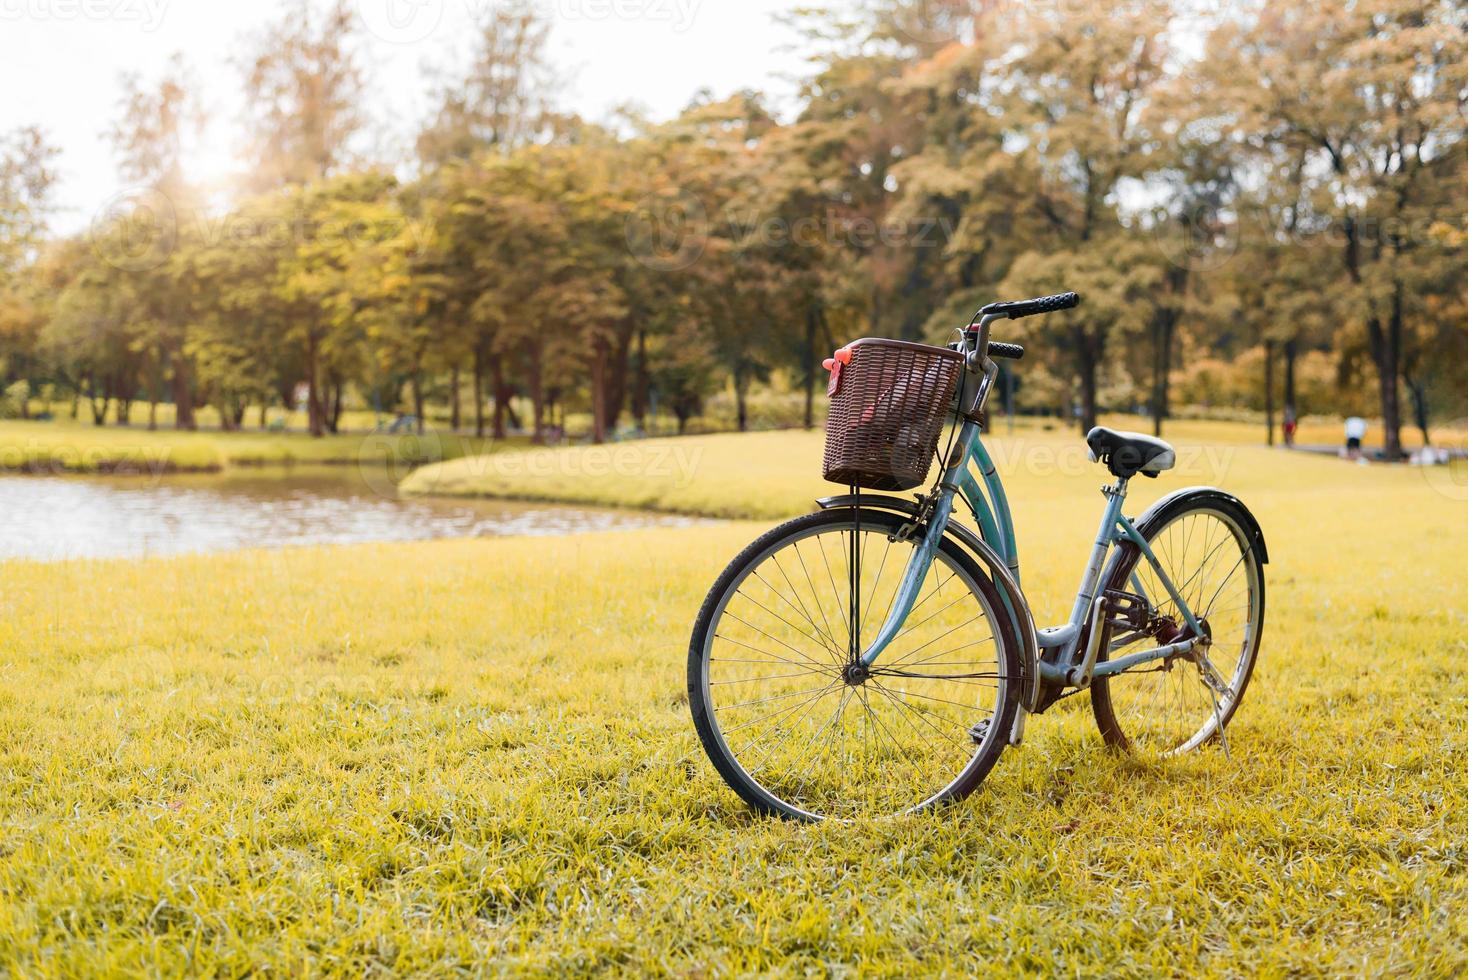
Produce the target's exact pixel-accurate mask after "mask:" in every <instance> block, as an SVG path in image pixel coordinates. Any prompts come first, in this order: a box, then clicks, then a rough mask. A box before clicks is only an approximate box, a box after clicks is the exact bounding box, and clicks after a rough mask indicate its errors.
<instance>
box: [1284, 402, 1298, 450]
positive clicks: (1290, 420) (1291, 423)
mask: <svg viewBox="0 0 1468 980" xmlns="http://www.w3.org/2000/svg"><path fill="white" fill-rule="evenodd" d="M1299 424H1300V423H1299V420H1298V419H1296V418H1295V406H1293V405H1286V406H1285V414H1284V437H1285V448H1286V449H1294V448H1295V429H1297V428H1298V427H1299Z"/></svg>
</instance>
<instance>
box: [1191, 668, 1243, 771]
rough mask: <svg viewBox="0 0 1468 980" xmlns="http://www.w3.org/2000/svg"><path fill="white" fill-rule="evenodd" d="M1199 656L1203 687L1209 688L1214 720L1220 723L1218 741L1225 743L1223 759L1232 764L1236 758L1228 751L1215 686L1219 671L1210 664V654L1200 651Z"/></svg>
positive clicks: (1199, 670) (1226, 736)
mask: <svg viewBox="0 0 1468 980" xmlns="http://www.w3.org/2000/svg"><path fill="white" fill-rule="evenodd" d="M1198 656H1199V657H1201V658H1202V660H1201V661H1199V663H1198V672H1199V673H1200V674H1202V675H1203V686H1204V687H1206V688H1208V697H1209V699H1210V700H1211V701H1212V702H1213V718H1214V720H1215V721H1217V722H1218V740H1219V741H1220V742H1222V743H1223V757H1224V758H1225V759H1228V760H1229V761H1230V762H1232V761H1233V757H1234V756H1233V753H1232V752H1230V751H1229V749H1228V733H1227V732H1225V731H1224V730H1223V709H1222V707H1220V706H1219V703H1218V688H1217V687H1215V686H1214V684H1216V683H1217V682H1218V671H1216V670H1214V669H1213V664H1211V663H1209V661H1208V654H1206V653H1203V652H1202V651H1199V653H1198Z"/></svg>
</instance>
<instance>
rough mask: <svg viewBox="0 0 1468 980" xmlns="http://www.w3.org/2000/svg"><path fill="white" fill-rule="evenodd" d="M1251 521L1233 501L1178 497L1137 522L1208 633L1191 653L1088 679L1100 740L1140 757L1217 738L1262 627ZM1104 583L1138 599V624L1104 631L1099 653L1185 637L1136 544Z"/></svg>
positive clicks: (1260, 568)
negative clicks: (1141, 613)
mask: <svg viewBox="0 0 1468 980" xmlns="http://www.w3.org/2000/svg"><path fill="white" fill-rule="evenodd" d="M1251 523H1252V522H1251V519H1250V518H1249V516H1248V514H1247V512H1244V511H1243V510H1242V508H1240V507H1239V506H1238V505H1237V504H1235V503H1231V502H1229V501H1225V500H1220V499H1217V498H1207V499H1203V500H1189V499H1188V498H1186V497H1184V498H1181V499H1179V500H1178V501H1177V504H1176V505H1175V506H1174V507H1172V508H1170V509H1169V510H1167V511H1166V512H1164V513H1162V514H1160V515H1159V516H1158V519H1157V520H1155V521H1153V522H1151V526H1150V527H1144V528H1140V530H1141V531H1142V534H1143V536H1144V537H1146V539H1147V542H1148V544H1149V545H1151V547H1152V551H1153V553H1154V554H1155V555H1156V556H1157V558H1158V560H1159V561H1160V562H1161V564H1162V567H1163V569H1164V570H1165V571H1166V573H1167V577H1168V578H1169V579H1171V580H1172V582H1173V584H1174V585H1175V586H1176V587H1177V590H1178V592H1179V593H1181V594H1182V596H1183V598H1184V599H1185V600H1186V601H1187V603H1188V607H1189V608H1190V609H1191V610H1192V611H1193V614H1194V616H1195V617H1196V618H1197V619H1198V621H1199V622H1200V624H1201V625H1202V627H1203V629H1204V631H1205V632H1206V633H1207V634H1208V643H1207V644H1206V645H1204V646H1202V647H1200V648H1197V649H1196V650H1195V651H1190V652H1189V653H1185V654H1180V655H1178V656H1176V657H1170V658H1168V659H1166V660H1162V661H1153V662H1151V663H1148V664H1145V665H1144V666H1141V667H1138V668H1136V669H1134V670H1131V671H1127V672H1126V673H1123V674H1118V675H1114V676H1112V677H1098V678H1096V680H1095V682H1094V683H1093V684H1092V686H1091V709H1092V712H1093V713H1094V714H1095V716H1096V724H1097V727H1099V728H1100V729H1101V736H1102V738H1104V739H1105V740H1106V742H1107V744H1109V745H1114V746H1117V747H1120V748H1127V749H1131V750H1133V751H1136V752H1139V753H1142V754H1146V755H1158V756H1168V755H1179V754H1182V753H1184V752H1190V751H1192V750H1194V749H1196V748H1198V747H1199V746H1201V745H1203V744H1204V743H1206V742H1208V741H1209V740H1210V739H1215V738H1218V737H1220V733H1222V732H1224V731H1225V730H1226V728H1227V726H1228V723H1229V721H1230V720H1232V718H1233V716H1234V713H1235V712H1237V711H1238V708H1239V704H1240V702H1242V701H1243V698H1244V691H1245V689H1246V688H1247V687H1248V685H1249V680H1250V678H1251V677H1252V676H1253V673H1254V664H1255V662H1256V660H1257V659H1258V655H1259V642H1260V639H1261V637H1262V634H1263V629H1264V564H1263V561H1262V560H1261V556H1260V555H1259V554H1258V553H1257V551H1256V549H1255V547H1254V538H1253V536H1252V534H1251V533H1250V528H1251ZM1105 588H1106V590H1107V591H1108V592H1110V593H1125V594H1127V595H1129V596H1132V597H1135V598H1137V599H1139V600H1141V602H1140V605H1141V606H1142V607H1144V608H1145V609H1146V615H1145V618H1146V620H1147V625H1146V628H1145V629H1142V630H1131V631H1128V632H1126V633H1125V634H1123V635H1121V636H1109V637H1108V638H1107V642H1106V643H1104V644H1103V645H1102V648H1101V651H1102V652H1101V655H1100V658H1099V659H1100V660H1103V661H1104V660H1106V659H1109V658H1111V657H1119V656H1124V655H1126V654H1128V653H1133V652H1137V651H1140V650H1144V649H1146V648H1148V647H1156V646H1159V645H1162V644H1166V643H1172V642H1175V641H1177V640H1180V639H1185V638H1187V637H1189V636H1191V631H1190V630H1189V628H1188V627H1187V625H1186V624H1185V623H1184V621H1183V616H1182V614H1181V612H1180V611H1179V610H1178V608H1177V603H1176V602H1174V601H1173V599H1172V598H1171V596H1170V595H1169V594H1168V592H1167V590H1166V588H1165V587H1164V586H1163V584H1162V580H1161V579H1160V578H1159V577H1158V576H1157V574H1156V572H1155V571H1154V570H1153V568H1152V566H1151V563H1149V562H1147V561H1145V560H1143V558H1142V555H1141V551H1140V550H1139V549H1137V548H1135V547H1130V546H1127V547H1124V550H1123V551H1121V552H1119V553H1118V558H1117V560H1116V561H1115V562H1114V564H1113V565H1112V567H1111V568H1110V570H1109V571H1108V574H1107V576H1106V578H1105Z"/></svg>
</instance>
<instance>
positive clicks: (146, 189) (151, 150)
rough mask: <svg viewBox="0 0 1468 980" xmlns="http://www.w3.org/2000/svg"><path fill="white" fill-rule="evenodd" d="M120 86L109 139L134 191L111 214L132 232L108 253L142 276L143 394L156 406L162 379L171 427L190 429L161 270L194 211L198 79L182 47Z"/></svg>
mask: <svg viewBox="0 0 1468 980" xmlns="http://www.w3.org/2000/svg"><path fill="white" fill-rule="evenodd" d="M119 87H120V89H121V94H120V96H119V98H118V118H117V121H116V122H114V123H113V125H112V128H111V129H110V130H109V132H108V138H109V139H110V140H111V142H112V145H113V149H114V151H115V152H116V154H117V156H118V160H119V163H120V170H121V173H122V176H123V178H124V179H125V180H126V181H128V182H129V183H131V184H132V185H133V192H132V194H130V195H128V196H125V197H124V198H123V199H121V200H120V201H119V208H120V210H119V211H118V213H116V214H113V215H110V216H109V217H110V218H111V219H112V220H113V221H116V222H119V223H121V224H123V225H125V226H127V232H128V234H129V235H130V236H132V237H131V239H130V241H129V243H128V245H127V247H126V249H125V250H124V251H122V252H116V253H114V254H115V255H116V256H117V257H118V260H119V265H120V267H121V268H124V269H126V270H127V271H129V272H131V273H132V274H133V275H134V276H135V277H137V279H139V280H140V282H139V283H138V286H139V287H140V288H139V289H138V292H139V294H140V296H141V298H142V300H143V302H145V303H146V304H147V305H148V307H149V308H150V310H151V313H152V317H153V320H154V322H155V323H156V326H157V329H156V331H155V332H154V334H153V336H152V337H149V338H143V339H141V340H140V343H142V344H144V346H145V348H146V350H147V351H148V357H149V358H151V360H152V362H153V363H152V370H151V371H150V372H149V373H150V374H151V375H152V377H151V378H150V381H151V382H152V383H151V384H150V385H149V399H150V401H151V402H152V403H153V404H154V405H155V406H156V403H157V401H158V399H159V397H160V395H161V392H160V391H159V388H160V387H161V382H162V380H163V379H164V378H165V377H166V378H168V379H169V380H170V382H171V386H172V395H173V404H174V426H175V427H176V428H179V429H193V428H195V427H196V426H197V421H196V419H195V415H194V378H193V374H194V369H193V365H192V364H191V359H190V357H189V354H188V353H187V350H186V348H187V346H188V341H189V327H190V323H189V317H188V315H187V312H186V310H185V309H184V304H183V303H181V302H180V299H181V294H180V293H179V291H178V290H176V289H172V288H170V284H169V283H168V282H167V281H166V277H167V276H168V275H169V272H170V269H169V260H170V258H171V256H172V253H173V251H174V250H175V249H176V248H177V247H178V243H179V236H180V233H181V231H183V230H184V229H185V228H187V227H189V226H193V225H195V224H196V222H195V220H194V219H196V218H197V217H199V216H200V215H199V214H197V210H198V206H199V205H198V200H197V196H196V195H195V193H194V192H193V189H192V188H191V187H190V186H189V182H188V179H187V176H186V174H185V172H184V163H183V160H184V151H185V144H186V142H187V141H188V139H189V138H190V136H191V135H197V133H198V132H199V130H200V129H201V127H202V125H203V110H202V107H201V106H200V103H199V101H198V99H197V97H196V95H195V92H196V89H197V83H196V81H195V79H194V78H193V76H192V73H191V72H190V70H189V68H188V65H187V63H186V62H185V61H184V58H183V55H181V54H175V55H174V56H173V57H172V58H171V59H170V61H169V62H168V65H167V67H166V68H165V70H164V72H163V74H162V76H161V77H160V78H159V79H158V80H157V81H156V82H152V83H149V82H147V81H145V80H144V79H143V78H142V77H141V76H139V75H136V74H131V75H124V76H123V77H122V78H121V80H120V82H119ZM142 280H147V282H146V283H145V282H143V281H142ZM148 421H149V426H150V427H152V426H153V425H155V424H156V415H155V412H154V411H151V410H150V412H149V415H148Z"/></svg>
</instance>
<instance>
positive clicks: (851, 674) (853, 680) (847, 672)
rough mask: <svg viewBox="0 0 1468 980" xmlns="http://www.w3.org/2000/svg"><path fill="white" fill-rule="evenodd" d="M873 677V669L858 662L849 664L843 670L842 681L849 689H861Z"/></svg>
mask: <svg viewBox="0 0 1468 980" xmlns="http://www.w3.org/2000/svg"><path fill="white" fill-rule="evenodd" d="M871 676H872V669H871V668H870V667H868V666H867V665H866V664H864V663H862V662H861V661H860V660H858V661H857V662H856V663H854V664H847V665H846V666H845V667H844V668H842V670H841V679H842V680H843V681H845V682H846V685H847V686H848V687H861V686H862V685H863V684H865V683H866V682H867V680H868V679H869V678H870V677H871Z"/></svg>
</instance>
